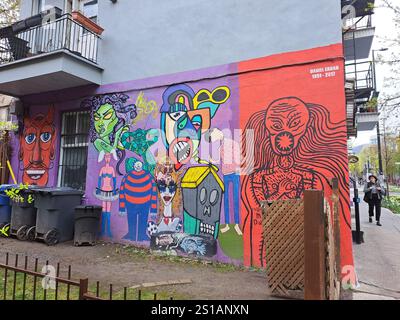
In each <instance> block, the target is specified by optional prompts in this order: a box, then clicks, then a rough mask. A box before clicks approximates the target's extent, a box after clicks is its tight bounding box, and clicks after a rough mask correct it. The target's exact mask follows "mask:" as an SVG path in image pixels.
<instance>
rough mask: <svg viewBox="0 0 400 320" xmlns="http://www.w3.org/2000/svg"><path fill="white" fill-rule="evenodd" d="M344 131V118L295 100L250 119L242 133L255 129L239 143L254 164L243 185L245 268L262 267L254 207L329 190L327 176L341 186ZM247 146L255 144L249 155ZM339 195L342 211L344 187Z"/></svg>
mask: <svg viewBox="0 0 400 320" xmlns="http://www.w3.org/2000/svg"><path fill="white" fill-rule="evenodd" d="M344 128H345V120H343V121H340V122H337V123H334V122H332V121H331V118H330V113H329V111H328V109H327V108H326V107H324V106H321V105H318V104H313V103H306V102H303V101H302V100H300V99H299V98H297V97H285V98H280V99H278V100H275V101H273V102H271V103H270V104H269V105H268V107H267V108H266V109H265V110H261V111H259V112H256V113H255V114H253V115H252V116H251V117H250V119H249V121H248V122H247V125H246V130H254V140H250V141H247V140H246V138H244V139H243V141H242V150H243V153H244V154H243V158H244V162H246V161H252V162H253V163H254V168H253V169H252V170H251V172H248V175H246V176H245V177H244V182H243V185H242V200H243V203H244V206H245V208H246V213H245V216H244V230H245V233H246V234H247V235H248V239H247V240H248V242H249V245H248V246H247V247H246V248H248V249H249V250H250V252H249V256H250V264H255V265H261V266H263V265H264V256H265V252H264V250H263V239H262V238H261V227H257V226H254V222H255V221H257V220H258V221H260V219H259V218H256V215H259V214H260V212H259V210H257V209H256V210H255V208H259V207H260V203H261V201H274V200H280V199H282V200H285V199H295V198H300V197H302V195H303V191H304V190H306V189H330V181H329V179H330V177H337V178H339V179H340V183H341V187H342V186H344V185H345V184H346V176H345V172H346V170H347V154H346V152H345V150H346V149H345V146H346V140H345V139H343V129H344ZM247 144H254V145H253V147H254V153H252V154H247V153H246V145H247ZM251 149H253V148H251ZM250 158H251V159H250ZM244 166H245V164H244ZM340 191H341V193H342V194H341V195H342V197H341V199H340V204H341V207H342V210H343V208H344V207H346V206H348V197H346V188H340Z"/></svg>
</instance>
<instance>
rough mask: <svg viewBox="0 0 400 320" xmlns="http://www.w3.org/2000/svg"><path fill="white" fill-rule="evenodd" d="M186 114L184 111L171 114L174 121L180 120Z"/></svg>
mask: <svg viewBox="0 0 400 320" xmlns="http://www.w3.org/2000/svg"><path fill="white" fill-rule="evenodd" d="M185 113H186V112H184V111H179V112H172V113H170V114H169V115H170V117H171V118H172V120H175V121H176V120H178V119H179V118H181V117H182V116H183V115H184V114H185Z"/></svg>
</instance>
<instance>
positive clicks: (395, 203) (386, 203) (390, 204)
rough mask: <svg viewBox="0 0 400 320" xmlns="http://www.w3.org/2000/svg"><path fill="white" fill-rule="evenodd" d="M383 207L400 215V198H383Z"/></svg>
mask: <svg viewBox="0 0 400 320" xmlns="http://www.w3.org/2000/svg"><path fill="white" fill-rule="evenodd" d="M382 207H384V208H388V209H390V210H391V211H393V213H396V214H400V196H390V197H385V198H383V201H382Z"/></svg>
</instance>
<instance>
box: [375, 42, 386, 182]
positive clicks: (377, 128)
mask: <svg viewBox="0 0 400 320" xmlns="http://www.w3.org/2000/svg"><path fill="white" fill-rule="evenodd" d="M387 50H389V48H381V49H378V50H372V65H373V69H374V72H373V73H374V74H373V82H374V83H373V86H374V90H375V96H376V98H377V97H378V94H379V92H378V91H377V90H376V69H375V52H376V51H380V52H382V51H387ZM376 109H377V110H376V112H378V105H377V106H376ZM378 117H379V114H378ZM376 136H377V143H378V161H379V169H378V170H379V173H378V175H383V166H382V149H381V134H380V130H379V120H378V122H377V123H376Z"/></svg>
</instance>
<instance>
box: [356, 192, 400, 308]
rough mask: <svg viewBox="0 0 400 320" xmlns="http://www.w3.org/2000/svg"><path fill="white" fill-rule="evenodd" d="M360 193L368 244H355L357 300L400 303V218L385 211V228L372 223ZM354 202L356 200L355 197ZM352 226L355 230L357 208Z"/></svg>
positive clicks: (383, 222) (362, 221)
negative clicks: (397, 301) (396, 301)
mask: <svg viewBox="0 0 400 320" xmlns="http://www.w3.org/2000/svg"><path fill="white" fill-rule="evenodd" d="M363 196H364V194H363V193H362V192H361V193H360V198H361V202H360V220H361V230H362V231H364V241H365V242H364V243H362V244H360V245H358V244H356V243H354V244H353V250H354V259H355V269H356V273H357V277H358V281H359V287H358V288H357V289H356V290H355V291H354V293H353V299H354V300H360V299H362V300H365V299H374V300H375V299H379V300H388V299H389V300H391V299H400V215H396V214H393V213H392V212H391V211H390V210H388V209H385V208H382V216H381V223H382V227H379V226H377V225H376V223H375V220H374V222H373V223H369V222H368V205H367V204H366V203H365V202H364V201H362V197H363ZM352 198H353V196H352ZM352 215H353V217H352V223H353V230H355V220H354V207H353V208H352Z"/></svg>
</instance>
